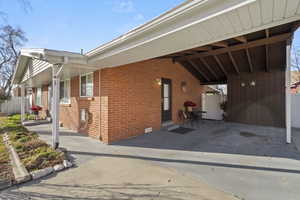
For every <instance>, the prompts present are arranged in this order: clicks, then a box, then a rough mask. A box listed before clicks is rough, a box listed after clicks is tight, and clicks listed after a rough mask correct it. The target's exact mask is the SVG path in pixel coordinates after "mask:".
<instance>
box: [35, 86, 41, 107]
mask: <svg viewBox="0 0 300 200" xmlns="http://www.w3.org/2000/svg"><path fill="white" fill-rule="evenodd" d="M35 105H38V106H42V88H36V95H35Z"/></svg>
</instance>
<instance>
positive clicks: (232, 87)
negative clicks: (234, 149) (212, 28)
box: [163, 22, 299, 143]
mask: <svg viewBox="0 0 300 200" xmlns="http://www.w3.org/2000/svg"><path fill="white" fill-rule="evenodd" d="M298 25H299V23H298V22H292V23H288V24H284V25H280V26H275V27H271V28H267V29H264V30H260V31H256V32H253V33H249V34H245V35H240V36H237V37H233V38H230V39H227V40H222V41H219V42H215V43H210V44H206V45H204V46H200V47H197V48H192V49H189V50H185V51H180V52H176V53H174V54H170V55H167V56H164V57H163V58H172V59H173V62H178V63H180V64H181V65H182V66H183V67H184V68H186V69H187V70H188V71H190V72H191V73H192V74H193V75H194V76H195V77H196V78H197V79H199V81H200V82H201V84H202V85H212V84H227V85H228V111H227V114H228V121H230V122H238V123H245V124H253V125H263V126H273V127H286V130H287V138H286V141H287V143H290V142H291V134H290V129H291V128H290V126H291V125H290V123H291V122H290V98H291V97H290V91H289V88H290V87H289V85H290V61H289V60H290V48H291V41H292V37H293V32H294V31H295V30H296V29H297V27H298Z"/></svg>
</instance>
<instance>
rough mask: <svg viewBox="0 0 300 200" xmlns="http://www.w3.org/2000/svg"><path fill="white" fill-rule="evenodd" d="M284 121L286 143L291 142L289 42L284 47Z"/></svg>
mask: <svg viewBox="0 0 300 200" xmlns="http://www.w3.org/2000/svg"><path fill="white" fill-rule="evenodd" d="M285 115H286V116H285V120H286V124H285V125H286V142H287V143H288V144H290V143H291V142H292V128H291V41H288V42H287V46H286V71H285Z"/></svg>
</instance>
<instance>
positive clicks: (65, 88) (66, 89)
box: [59, 79, 70, 104]
mask: <svg viewBox="0 0 300 200" xmlns="http://www.w3.org/2000/svg"><path fill="white" fill-rule="evenodd" d="M59 100H60V103H61V104H69V103H70V80H68V79H67V80H63V81H60V84H59Z"/></svg>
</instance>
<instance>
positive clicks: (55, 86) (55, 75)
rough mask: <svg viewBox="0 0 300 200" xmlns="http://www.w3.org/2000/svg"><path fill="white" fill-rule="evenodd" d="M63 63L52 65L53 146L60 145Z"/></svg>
mask: <svg viewBox="0 0 300 200" xmlns="http://www.w3.org/2000/svg"><path fill="white" fill-rule="evenodd" d="M61 68H62V65H53V67H52V91H53V92H52V95H53V96H52V146H53V148H54V149H56V148H58V146H59V84H60V77H59V75H60V72H61Z"/></svg>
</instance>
